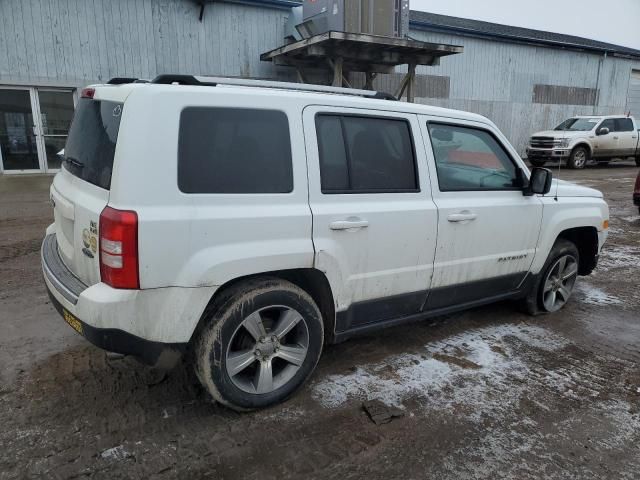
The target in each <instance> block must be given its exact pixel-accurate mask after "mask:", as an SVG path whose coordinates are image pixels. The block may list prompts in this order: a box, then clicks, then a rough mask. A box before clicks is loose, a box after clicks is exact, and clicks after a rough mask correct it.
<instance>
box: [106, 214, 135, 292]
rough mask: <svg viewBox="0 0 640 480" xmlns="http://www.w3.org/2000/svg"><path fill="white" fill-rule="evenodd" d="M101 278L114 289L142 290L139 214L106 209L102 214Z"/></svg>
mask: <svg viewBox="0 0 640 480" xmlns="http://www.w3.org/2000/svg"><path fill="white" fill-rule="evenodd" d="M100 278H101V279H102V281H103V282H104V283H106V284H107V285H110V286H112V287H113V288H127V289H137V288H140V280H139V276H138V214H137V213H136V212H134V211H131V210H116V209H115V208H111V207H105V209H104V210H103V211H102V213H101V214H100Z"/></svg>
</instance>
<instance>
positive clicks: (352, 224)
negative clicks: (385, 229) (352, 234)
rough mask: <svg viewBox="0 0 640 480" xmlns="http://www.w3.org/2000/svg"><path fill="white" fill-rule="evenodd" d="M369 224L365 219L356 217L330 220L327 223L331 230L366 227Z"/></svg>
mask: <svg viewBox="0 0 640 480" xmlns="http://www.w3.org/2000/svg"><path fill="white" fill-rule="evenodd" d="M368 226H369V222H367V221H366V220H362V219H360V218H358V219H349V220H337V221H335V222H331V223H330V224H329V228H330V229H331V230H351V229H356V228H367V227H368Z"/></svg>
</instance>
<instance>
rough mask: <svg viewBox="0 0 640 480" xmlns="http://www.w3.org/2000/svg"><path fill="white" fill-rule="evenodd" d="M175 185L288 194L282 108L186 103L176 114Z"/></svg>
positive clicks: (191, 188)
mask: <svg viewBox="0 0 640 480" xmlns="http://www.w3.org/2000/svg"><path fill="white" fill-rule="evenodd" d="M178 187H179V188H180V190H181V191H182V192H184V193H289V192H291V191H292V190H293V169H292V164H291V139H290V135H289V121H288V119H287V116H286V114H285V113H284V112H281V111H277V110H257V109H238V108H215V107H187V108H185V109H184V110H183V111H182V113H181V115H180V133H179V139H178Z"/></svg>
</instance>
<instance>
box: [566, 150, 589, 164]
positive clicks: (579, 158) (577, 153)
mask: <svg viewBox="0 0 640 480" xmlns="http://www.w3.org/2000/svg"><path fill="white" fill-rule="evenodd" d="M588 161H589V151H588V150H587V149H586V148H585V147H576V148H574V149H573V151H572V152H571V155H570V156H569V160H568V162H567V166H568V167H569V168H573V169H582V168H584V167H586V165H587V162H588Z"/></svg>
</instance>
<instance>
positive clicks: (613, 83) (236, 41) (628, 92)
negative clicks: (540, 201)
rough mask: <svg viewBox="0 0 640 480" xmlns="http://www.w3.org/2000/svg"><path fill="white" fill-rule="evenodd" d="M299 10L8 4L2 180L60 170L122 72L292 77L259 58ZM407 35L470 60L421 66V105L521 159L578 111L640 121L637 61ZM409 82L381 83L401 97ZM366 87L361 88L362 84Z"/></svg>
mask: <svg viewBox="0 0 640 480" xmlns="http://www.w3.org/2000/svg"><path fill="white" fill-rule="evenodd" d="M297 5H299V2H298V1H295V0H226V1H225V0H216V1H215V2H213V1H211V0H206V1H205V0H49V1H47V2H43V1H41V0H3V1H2V2H0V173H17V172H49V171H55V170H56V169H57V168H59V162H58V160H57V156H56V153H57V152H58V151H59V150H60V149H61V148H62V146H63V145H64V142H65V139H66V134H67V131H68V127H69V122H70V120H71V117H72V114H73V107H74V103H75V100H76V97H77V92H78V89H79V88H81V87H82V86H84V85H87V84H90V83H95V82H104V81H106V80H108V79H109V78H112V77H116V76H126V77H139V78H152V77H154V76H156V75H157V74H159V73H192V74H203V75H229V76H243V77H253V78H273V79H286V80H291V79H295V73H294V72H293V71H291V70H292V69H291V68H289V67H276V66H274V65H273V64H272V63H270V62H264V61H260V55H261V54H262V53H264V52H266V51H269V50H272V49H275V48H277V47H279V46H281V45H282V44H283V43H284V42H283V39H284V37H285V35H286V33H287V32H286V29H285V27H286V24H287V20H288V18H289V15H290V12H291V8H292V7H294V6H297ZM409 26H410V36H411V38H414V39H416V40H420V41H426V42H432V43H443V44H453V45H460V46H463V47H464V53H462V54H460V55H455V56H452V57H450V58H446V59H443V60H442V62H441V64H440V65H439V66H430V67H418V70H417V77H416V92H415V96H416V100H417V101H419V102H423V103H429V104H433V105H439V106H445V107H450V108H458V109H463V110H469V111H473V112H478V113H481V114H483V115H486V116H488V117H489V118H491V119H492V120H493V121H494V122H495V123H496V124H497V125H498V126H499V127H500V128H501V129H502V130H503V131H504V132H505V134H506V135H507V137H509V139H510V140H511V142H512V143H513V144H514V145H515V146H516V147H517V148H518V149H519V150H520V151H523V150H524V147H525V144H526V141H527V138H528V136H529V135H530V134H531V132H532V131H535V130H540V129H543V128H548V127H552V126H554V125H555V124H557V123H559V122H560V121H561V120H562V119H564V118H565V117H568V116H571V115H574V114H594V113H622V112H626V111H628V110H631V111H632V113H635V114H636V115H639V116H640V51H637V50H632V49H629V48H624V47H619V46H616V45H609V44H605V43H602V42H596V41H593V40H587V39H583V38H576V37H570V36H566V35H558V34H553V33H548V32H540V31H535V30H529V29H522V28H514V27H507V26H503V25H496V24H491V23H486V22H477V21H471V20H465V19H459V18H454V17H447V16H442V15H434V14H429V13H422V12H415V11H412V12H411V14H410V23H409ZM402 77H403V74H402V73H401V72H398V73H397V74H391V75H386V76H380V77H378V78H377V79H376V81H375V82H374V87H375V88H378V89H380V90H386V91H391V92H393V91H395V90H396V88H397V86H398V83H399V82H400V79H401V78H402ZM356 80H357V79H354V81H356Z"/></svg>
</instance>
